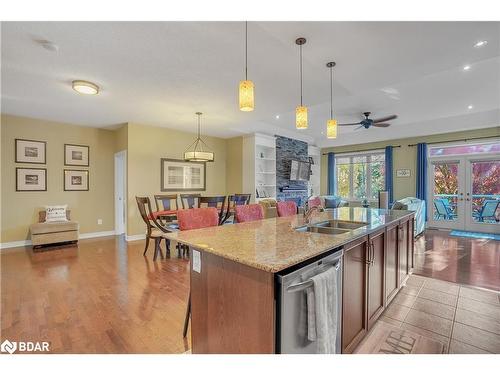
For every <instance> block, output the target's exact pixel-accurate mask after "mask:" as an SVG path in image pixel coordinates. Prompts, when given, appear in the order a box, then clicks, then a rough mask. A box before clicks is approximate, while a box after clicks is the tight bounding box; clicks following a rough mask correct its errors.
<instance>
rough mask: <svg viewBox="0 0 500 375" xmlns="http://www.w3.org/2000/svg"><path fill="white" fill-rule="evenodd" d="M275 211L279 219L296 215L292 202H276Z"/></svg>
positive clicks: (295, 208) (295, 206) (294, 205)
mask: <svg viewBox="0 0 500 375" xmlns="http://www.w3.org/2000/svg"><path fill="white" fill-rule="evenodd" d="M276 211H277V212H278V216H279V217H284V216H294V215H297V203H295V202H294V201H283V202H277V203H276Z"/></svg>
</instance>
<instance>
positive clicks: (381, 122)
mask: <svg viewBox="0 0 500 375" xmlns="http://www.w3.org/2000/svg"><path fill="white" fill-rule="evenodd" d="M370 114H371V112H363V115H365V118H364V119H363V120H361V121H359V122H353V123H349V124H339V126H352V125H360V126H359V127H357V128H356V129H354V130H358V129H361V128H365V129H368V128H369V127H371V126H376V127H377V128H387V127H388V126H390V125H391V124H389V123H387V122H386V121H390V120H394V119H396V118H398V116H396V115H390V116H386V117H382V118H378V119H376V120H372V119H371V118H369V117H370Z"/></svg>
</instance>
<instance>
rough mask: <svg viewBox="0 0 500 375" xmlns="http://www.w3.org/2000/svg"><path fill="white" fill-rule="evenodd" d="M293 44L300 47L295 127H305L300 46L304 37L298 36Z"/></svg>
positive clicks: (305, 114) (305, 108)
mask: <svg viewBox="0 0 500 375" xmlns="http://www.w3.org/2000/svg"><path fill="white" fill-rule="evenodd" d="M295 44H297V45H298V46H299V48H300V105H299V106H298V107H297V108H296V109H295V127H296V128H297V129H307V107H305V106H304V105H303V104H302V46H303V45H304V44H306V38H298V39H297V40H296V41H295Z"/></svg>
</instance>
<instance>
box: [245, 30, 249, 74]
mask: <svg viewBox="0 0 500 375" xmlns="http://www.w3.org/2000/svg"><path fill="white" fill-rule="evenodd" d="M245 81H248V21H245Z"/></svg>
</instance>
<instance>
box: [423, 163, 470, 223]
mask: <svg viewBox="0 0 500 375" xmlns="http://www.w3.org/2000/svg"><path fill="white" fill-rule="evenodd" d="M463 164H464V160H463V159H461V158H459V159H454V160H447V159H442V158H435V159H433V160H432V161H431V163H430V168H429V176H428V178H429V184H428V186H429V193H428V194H429V195H430V196H429V199H428V200H427V210H428V211H427V212H428V213H429V215H428V218H429V225H430V226H431V227H436V228H446V229H463V227H464V223H465V216H464V208H465V204H464V187H465V173H464V168H463Z"/></svg>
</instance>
